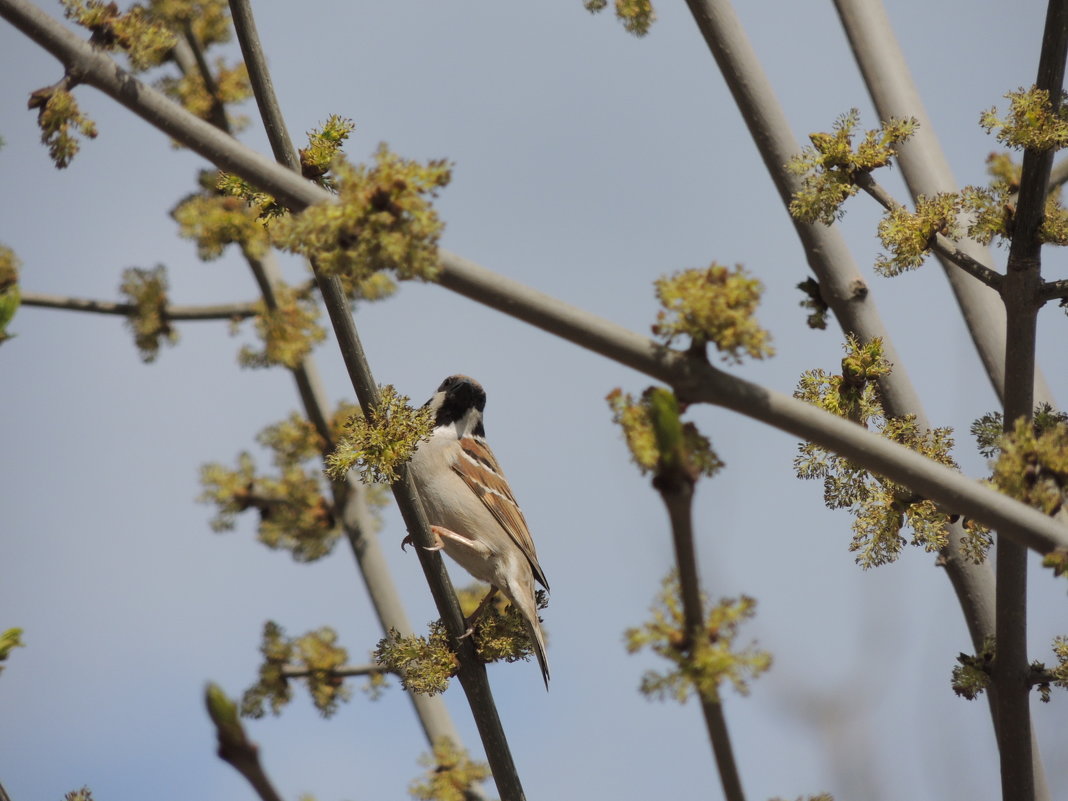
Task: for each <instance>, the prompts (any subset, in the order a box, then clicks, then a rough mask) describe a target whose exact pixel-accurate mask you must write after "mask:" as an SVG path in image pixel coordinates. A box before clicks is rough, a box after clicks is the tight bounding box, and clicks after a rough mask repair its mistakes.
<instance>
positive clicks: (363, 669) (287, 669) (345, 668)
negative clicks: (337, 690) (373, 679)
mask: <svg viewBox="0 0 1068 801" xmlns="http://www.w3.org/2000/svg"><path fill="white" fill-rule="evenodd" d="M318 672H319V671H316V670H312V669H311V668H306V667H298V666H297V665H282V676H284V677H285V678H287V679H306V678H308V677H309V676H311V675H313V674H315V673H318ZM392 672H393V671H391V670H389V669H388V668H384V667H382V666H381V665H376V664H373V663H371V664H366V665H342V666H341V667H338V668H334V669H332V670H331V671H330V673H331V674H332V675H334V676H338V677H339V678H352V677H355V676H376V675H378V674H380V673H392Z"/></svg>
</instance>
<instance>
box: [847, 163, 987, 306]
mask: <svg viewBox="0 0 1068 801" xmlns="http://www.w3.org/2000/svg"><path fill="white" fill-rule="evenodd" d="M856 182H857V186H859V187H860V188H861V189H863V190H864V191H865V192H867V193H868V194H869V195H870V196H871V197H872V198H874V199H875V201H876V202H877V203H878V204H879V205H880V206H882V207H883V208H884V209H886V210H887V211H890V210H893V209H900V208H904V206H903V205H902V204H901V203H898V202H897V200H895V199H894V197H893V196H892V195H891V194H890V193H889V192H887V191H886V189H884V188H883V187H882V186H881V185H880V184H879V182H878V181H876V180H875V179H874V178H872V176H871V173H867V172H862V173H858V174H857V176H856ZM931 250H933V251H934V252H935V253H937V254H938V255H940V256H942V257H943V258H945V259H947V260H948V261H950V262H952V263H953V264H955V265H957V266H958V267H960V268H961V269H962V270H964V272H966V273H968V275H970V276H972V277H973V278H978V279H979V280H980V281H982V282H983V283H984V284H986V285H987V286H988V287H990V288H991V289H993V290H995V291H998V292H1000V291H1001V284H1002V282H1003V281H1004V276H1003V275H1001V273H999V272H997V271H996V270H992V269H990V268H989V267H987V266H986V265H985V264H983V263H982V262H980V261H977V260H976V259H973V258H972V257H971V256H969V255H968V254H967V253H965V252H964V251H963V250H961V249H960V248H959V247H958V246H957V243H955V242H953V241H952V240H951V239H949V237H947V236H943V235H942V234H939V233H935V235H934V239H933V241H932V242H931Z"/></svg>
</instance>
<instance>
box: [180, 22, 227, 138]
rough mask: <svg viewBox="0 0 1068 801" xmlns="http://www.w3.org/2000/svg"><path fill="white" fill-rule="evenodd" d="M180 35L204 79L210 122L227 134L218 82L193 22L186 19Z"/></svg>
mask: <svg viewBox="0 0 1068 801" xmlns="http://www.w3.org/2000/svg"><path fill="white" fill-rule="evenodd" d="M182 35H183V38H184V40H185V42H186V44H188V45H189V51H190V52H191V53H192V54H193V59H194V60H195V62H196V65H197V72H198V73H200V79H201V80H202V81H204V90H205V91H206V92H207V93H208V94H209V95H210V96H211V123H212V125H214V126H215V127H216V128H218V129H219V130H222V131H226V133H228V134H232V133H233V131H231V130H230V120H229V119H228V118H227V116H226V108H225V107H224V106H223V102H222V98H221V97H220V95H219V84H218V82H217V81H216V80H215V75H214V74H213V73H212V71H211V67H210V66H209V65H208V59H207V58H206V57H205V55H204V48H203V47H201V46H200V42H199V41H198V40H197V36H196V34H195V33H193V23H192V22H190V21H188V20H187V21H186V22H185V24H184V25H183V26H182Z"/></svg>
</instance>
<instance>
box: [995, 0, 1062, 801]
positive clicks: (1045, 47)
mask: <svg viewBox="0 0 1068 801" xmlns="http://www.w3.org/2000/svg"><path fill="white" fill-rule="evenodd" d="M1066 57H1068V2H1065V0H1050V2H1049V5H1048V7H1047V10H1046V24H1045V30H1044V31H1043V37H1042V51H1041V53H1040V55H1039V61H1038V75H1037V77H1036V78H1035V87H1036V88H1037V89H1040V90H1044V91H1046V92H1047V93H1048V96H1049V102H1050V104H1051V106H1052V110H1053V112H1054V113H1056V112H1057V111H1058V109H1059V108H1060V106H1061V93H1062V86H1063V85H1064V70H1065V58H1066ZM1052 166H1053V151H1052V150H1043V151H1039V150H1031V149H1028V150H1025V151H1024V156H1023V166H1022V168H1021V173H1020V190H1019V202H1018V203H1017V206H1016V214H1015V223H1014V226H1013V234H1012V243H1011V244H1010V246H1009V258H1008V263H1007V265H1006V273H1005V285H1004V288H1003V290H1002V293H1001V295H1002V299H1003V300H1004V302H1005V312H1006V340H1007V342H1008V348H1007V349H1006V352H1005V430H1006V431H1012V429H1013V427H1014V426H1015V423H1016V421H1017V420H1018V419H1019V418H1021V417H1023V418H1025V419H1030V418H1031V416H1032V413H1033V409H1034V407H1035V394H1034V376H1035V352H1036V348H1037V318H1038V309H1039V308H1040V306H1041V303H1040V302H1039V300H1038V292H1039V289H1040V287H1041V285H1042V270H1041V253H1042V241H1041V239H1040V238H1039V235H1038V231H1039V227H1040V226H1041V225H1042V222H1043V220H1044V219H1045V208H1046V198H1047V189H1048V186H1049V173H1050V169H1051V167H1052ZM1014 534H1015V532H1013V531H1011V530H1010V529H1007V528H1000V527H998V540H997V627H996V633H995V639H996V642H997V650H996V655H995V658H994V663H993V665H992V666H991V681H992V688H993V695H994V704H995V707H996V708H997V721H998V726H997V733H998V752H999V756H1000V758H1001V792H1002V796H1003V798H1005V799H1006V800H1007V801H1015V800H1016V799H1019V801H1031V799H1033V798H1034V797H1035V778H1034V771H1033V769H1032V760H1033V749H1032V740H1031V707H1030V685H1029V684H1028V675H1029V672H1030V661H1029V659H1028V656H1027V553H1026V551H1025V549H1024V548H1023V547H1022V546H1021V544H1020V543H1019V541H1018V539H1017V538H1016V537H1015V536H1013V535H1014Z"/></svg>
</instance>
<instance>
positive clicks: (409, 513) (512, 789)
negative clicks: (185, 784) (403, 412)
mask: <svg viewBox="0 0 1068 801" xmlns="http://www.w3.org/2000/svg"><path fill="white" fill-rule="evenodd" d="M230 7H231V14H232V16H233V18H234V23H235V28H236V30H237V32H238V40H239V42H240V44H241V49H242V54H243V55H244V57H245V59H246V65H247V67H248V69H249V73H250V77H251V79H252V84H253V89H254V92H255V95H256V100H257V105H258V107H259V109H260V113H261V115H262V116H263V118H264V122H265V129H266V131H267V134H268V136H269V137H270V139H271V147H272V150H273V152H274V154H275V158H276V160H277V161H278V162H279V163H280V164H283V165H284V166H286V167H288V168H289V169H290V170H291V171H292V172H294V173H299V171H300V164H299V160H298V159H297V158H296V154H295V153H294V151H293V145H292V141H291V140H290V138H289V134H288V131H287V127H286V125H285V120H284V117H283V115H282V112H281V108H280V106H279V105H278V101H277V98H276V96H275V94H274V88H273V85H272V82H271V79H270V74H269V71H268V69H267V64H266V58H265V56H264V52H263V48H262V46H261V45H260V42H259V35H258V33H257V31H256V24H255V19H254V17H253V14H252V8H251V6H250V4H249V3H248V0H230ZM311 267H312V270H313V272H314V275H315V279H316V282H317V283H318V285H319V290H320V292H321V294H322V296H323V302H324V304H325V305H326V308H327V312H328V314H329V316H330V320H331V323H332V324H333V327H334V332H335V334H336V335H337V338H338V347H339V348H340V349H341V353H342V358H343V360H344V362H345V366H346V368H347V370H348V372H349V378H350V380H351V382H352V386H353V389H354V390H355V392H356V397H357V399H358V400H359V402H360V405H361V407H362V408H363V410H364V413H365V414H367V415H368V416H369V417H370V414H371V410H372V409H373V408H374V407H375V406H377V404H378V386H377V384H375V382H374V379H373V378H372V375H371V370H370V366H369V365H368V363H367V359H366V356H365V355H364V352H363V346H362V344H361V343H360V339H359V335H358V333H357V331H356V326H355V323H354V322H353V319H352V312H351V310H350V308H349V302H348V299H347V298H346V296H345V293H344V291H343V289H342V288H341V282H340V281H339V280H338V279H337V278H329V277H326V276H324V275H323V274H322V273H321V272H320V271H319V270H318V268H317V265H316V264H315V262H314V261H312V262H311ZM393 493H394V497H395V498H396V500H397V505H398V506H399V507H400V510H401V515H402V516H403V518H404V521H405V524H406V527H407V529H408V531H409V533H410V534H412V535H413V538H414V540H415V542H416V544H417V545H421V546H423V547H419V548H417V549H416V551H417V553H418V554H419V560H420V564H421V565H422V568H423V572H424V574H425V575H426V578H427V580H428V582H429V584H430V590H431V594H432V595H433V597H434V600H435V603H436V604H437V607H438V611H439V613H440V614H441V617H442V620H443V622H444V623H445V626H446V629H447V630H448V631H449V633H450V635H451V636H452V638H453V646H454V648H455V650H456V651H457V655H458V658H459V661H460V671H459V679H460V684H461V686H462V687H463V689H464V692H465V694H466V695H467V699H468V703H469V704H470V706H471V711H472V714H473V716H474V718H475V723H476V725H477V727H478V731H479V735H480V736H481V738H482V742H483V746H484V747H485V751H486V758H487V759H488V761H489V763H490V770H491V772H492V773H493V778H494V781H495V782H496V785H497V789H498V791H499V792H500V793H501V797H502V798H503V799H506V801H523V799H524V798H525V796H524V793H523V787H522V784H521V783H520V781H519V774H518V772H517V771H516V767H515V763H514V761H513V759H512V755H511V751H510V749H509V747H508V741H507V738H506V737H505V734H504V728H503V726H502V725H501V721H500V716H499V715H498V712H497V707H496V705H495V704H494V702H493V695H492V691H491V689H490V686H489V679H488V677H487V675H486V668H485V665H484V664H483V663H482V662H481V660H479V658H478V656H477V655H476V653H475V648H474V643H473V641H472V640H471V639H470V638H465V637H463V634H464V632H465V631H466V628H467V626H466V623H465V621H464V617H463V613H462V611H461V610H460V604H459V601H458V600H457V598H456V593H455V591H454V590H453V588H452V583H451V581H450V580H449V576H448V573H447V572H446V569H445V565H444V562H443V560H442V559H441V555H440V554H439V553H437V552H436V551H432V550H430V548H431V547H432V546H433V544H434V539H433V537H432V535H431V534H430V528H429V525H428V523H427V520H426V515H425V513H424V512H423V509H422V505H421V503H420V501H419V497H418V495H417V493H416V491H415V488H414V486H413V484H412V482H411V480H410V479H409V477H408V474H407V470H406V469H404V470H402V471H401V478H400V480H399V481H397V482H396V483H395V484H394V485H393ZM445 736H448V737H449V738H450V739H452V741H453V742H454V743H455V744H456V745H457V746H459V745H460V740H459V737H458V736H456V735H455V733H446V735H445ZM469 795H470V793H469Z"/></svg>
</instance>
